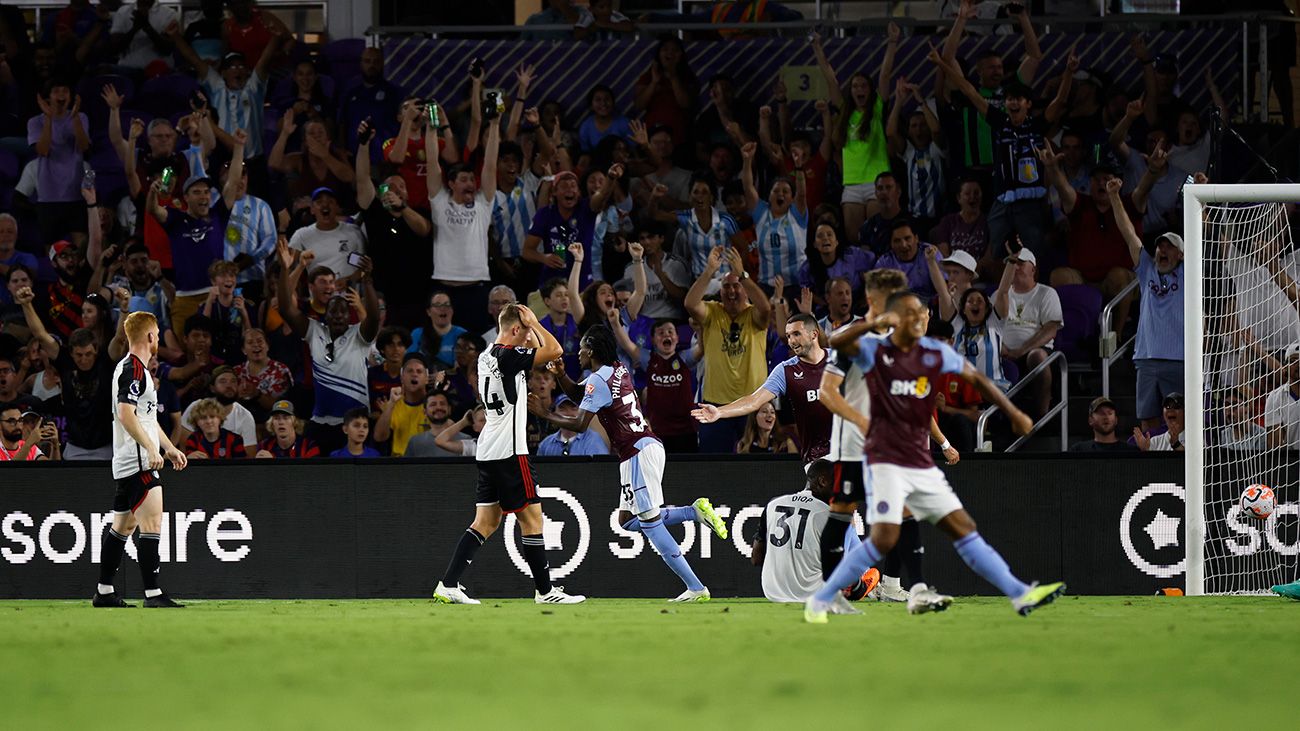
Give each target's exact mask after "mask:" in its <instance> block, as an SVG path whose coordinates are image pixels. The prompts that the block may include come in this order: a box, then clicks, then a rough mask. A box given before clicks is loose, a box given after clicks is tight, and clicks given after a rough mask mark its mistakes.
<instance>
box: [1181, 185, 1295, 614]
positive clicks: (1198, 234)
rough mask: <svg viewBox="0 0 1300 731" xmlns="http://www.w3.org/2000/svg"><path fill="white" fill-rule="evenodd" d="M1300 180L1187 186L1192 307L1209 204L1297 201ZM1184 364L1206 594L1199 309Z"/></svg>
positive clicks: (1189, 521)
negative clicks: (1294, 182) (1203, 223)
mask: <svg viewBox="0 0 1300 731" xmlns="http://www.w3.org/2000/svg"><path fill="white" fill-rule="evenodd" d="M1296 202H1300V184H1291V183H1272V184H1244V185H1219V184H1206V185H1196V184H1191V183H1189V184H1188V185H1186V186H1184V187H1183V244H1184V256H1183V266H1184V279H1185V281H1184V282H1183V285H1184V287H1185V289H1184V290H1183V294H1184V302H1185V303H1186V306H1187V307H1189V308H1191V307H1193V306H1195V305H1194V304H1193V303H1199V302H1202V301H1203V299H1204V296H1205V291H1204V280H1203V277H1204V274H1205V266H1204V265H1205V261H1204V251H1205V247H1204V241H1203V237H1202V234H1203V229H1202V228H1201V224H1202V218H1203V216H1204V210H1205V206H1206V205H1207V204H1210V203H1296ZM1183 333H1184V335H1183V364H1184V366H1183V367H1184V379H1185V383H1186V388H1187V398H1185V399H1184V402H1185V403H1184V415H1185V418H1186V426H1185V431H1184V435H1185V436H1184V440H1185V441H1184V447H1185V449H1186V460H1185V463H1184V465H1185V466H1184V476H1183V479H1184V482H1185V487H1186V496H1187V497H1186V500H1187V513H1186V516H1187V517H1186V540H1185V543H1186V558H1187V563H1186V567H1187V577H1186V578H1187V586H1186V593H1187V594H1188V595H1200V594H1204V593H1205V446H1206V445H1205V407H1204V404H1205V369H1204V356H1205V341H1204V339H1203V338H1204V336H1205V323H1204V321H1203V318H1202V317H1200V315H1199V309H1197V310H1196V311H1195V313H1193V312H1192V311H1191V310H1189V311H1188V314H1187V316H1185V317H1184V318H1183Z"/></svg>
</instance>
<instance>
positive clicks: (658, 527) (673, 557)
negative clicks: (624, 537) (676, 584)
mask: <svg viewBox="0 0 1300 731" xmlns="http://www.w3.org/2000/svg"><path fill="white" fill-rule="evenodd" d="M641 532H642V533H644V534H645V537H646V538H648V539H650V543H651V545H653V546H654V547H655V550H656V551H658V552H659V555H660V557H662V558H663V560H664V563H666V564H668V568H670V569H672V570H673V573H674V574H677V577H678V578H680V579H681V580H682V581H684V582H686V588H687V589H690V590H691V591H700V590H701V589H703V588H704V584H702V583H700V580H699V579H698V578H696V576H695V572H694V571H692V570H691V565H690V564H689V563H687V561H686V557H685V556H683V555H682V547H681V546H679V545H677V541H676V540H674V539H673V536H672V534H671V533H669V532H668V529H667V528H665V527H664V523H663V521H662V520H660V519H659V518H655V519H654V520H652V521H650V522H644V521H642V523H641Z"/></svg>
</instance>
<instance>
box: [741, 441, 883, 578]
mask: <svg viewBox="0 0 1300 731" xmlns="http://www.w3.org/2000/svg"><path fill="white" fill-rule="evenodd" d="M835 471H836V465H834V464H832V463H831V462H828V461H826V460H824V459H819V460H817V461H815V462H813V463H812V464H810V465H808V487H807V488H805V489H803V490H800V491H799V492H796V493H794V494H793V495H781V496H779V497H775V498H772V500H771V501H770V502H768V504H767V507H766V508H764V509H763V515H762V518H761V522H760V523H759V528H758V533H757V534H756V535H755V536H754V544H753V553H752V554H750V561H751V562H753V564H754V565H755V566H762V567H763V595H764V596H766V597H767V598H768V600H769V601H773V602H802V601H806V600H807V599H808V597H810V596H812V595H813V592H815V591H817V589H819V588H821V585H822V583H823V579H824V578H825V577H824V576H823V574H822V566H821V553H820V551H819V550H818V546H819V541H820V538H821V534H822V532H823V531H825V530H826V521H827V520H828V519H829V517H830V508H829V505H828V503H829V502H830V500H831V495H832V493H833V492H834V483H833V480H834V477H835ZM843 541H844V543H845V544H850V545H846V546H845V550H847V549H849V548H851V547H852V545H856V544H857V542H858V540H857V536H856V535H853V536H850V535H849V534H848V533H845V534H844V535H843ZM769 544H770V545H771V548H770V549H769V548H768V546H769ZM879 577H880V572H879V571H877V570H876V569H868V570H867V575H864V577H863V580H864V581H865V582H866V583H864V584H862V585H861V586H859V587H855V589H856V591H854V590H846V591H848V592H850V593H848V594H846V596H847V597H848V598H850V599H861V598H862V597H863V596H865V595H866V594H867V592H869V591H870V590H871V588H872V587H874V586H875V583H876V581H879Z"/></svg>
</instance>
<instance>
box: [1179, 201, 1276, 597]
mask: <svg viewBox="0 0 1300 731" xmlns="http://www.w3.org/2000/svg"><path fill="white" fill-rule="evenodd" d="M1296 203H1300V185H1188V186H1187V187H1186V188H1185V191H1184V216H1185V218H1184V224H1185V228H1184V231H1185V234H1186V236H1185V239H1186V252H1185V261H1186V264H1185V274H1186V277H1185V281H1186V287H1187V289H1186V291H1185V293H1184V294H1185V298H1184V301H1185V306H1186V318H1185V319H1186V340H1185V342H1184V345H1185V354H1186V361H1185V362H1186V369H1187V398H1186V418H1187V424H1186V429H1187V437H1186V448H1187V463H1186V464H1187V466H1186V470H1187V472H1186V487H1187V493H1186V495H1187V530H1186V538H1187V540H1186V551H1187V593H1189V594H1261V593H1267V592H1268V591H1269V588H1270V587H1272V586H1274V585H1276V584H1284V583H1287V582H1290V581H1294V580H1296V579H1297V578H1300V573H1298V572H1297V553H1300V527H1298V526H1300V516H1298V514H1297V513H1298V511H1297V497H1298V495H1297V477H1298V475H1297V471H1298V468H1300V452H1297V451H1296V448H1297V446H1300V423H1297V421H1300V354H1298V353H1297V350H1300V272H1298V271H1297V266H1296V265H1297V255H1296V251H1295V246H1294V243H1295V242H1294V238H1293V236H1292V229H1291V226H1290V225H1289V219H1290V217H1291V216H1292V214H1293V213H1294V209H1295V207H1296V205H1295V204H1296ZM1292 404H1296V405H1295V406H1293V405H1292ZM1253 484H1263V485H1268V486H1270V487H1272V488H1273V491H1274V493H1275V494H1276V496H1277V507H1276V509H1275V510H1274V511H1273V514H1272V515H1271V516H1270V517H1269V518H1268V519H1267V520H1259V519H1258V518H1255V517H1253V516H1251V515H1249V514H1247V513H1245V512H1243V511H1242V508H1241V505H1240V498H1241V494H1242V492H1243V491H1244V490H1245V489H1246V488H1247V487H1249V486H1250V485H1253Z"/></svg>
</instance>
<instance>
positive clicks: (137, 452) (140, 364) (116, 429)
mask: <svg viewBox="0 0 1300 731" xmlns="http://www.w3.org/2000/svg"><path fill="white" fill-rule="evenodd" d="M111 388H112V390H111V391H110V392H109V394H110V404H111V406H112V408H113V479H115V480H121V479H123V478H126V477H130V476H132V475H135V474H138V473H140V472H144V471H145V470H147V469H148V467H149V464H148V462H147V461H146V459H145V455H146V454H148V451H147V450H148V448H149V447H153V448H154V449H158V391H157V390H155V388H154V383H153V376H151V375H149V369H148V368H147V367H145V363H144V361H142V360H140V359H139V358H137V357H136V356H135V355H133V354H131V353H127V355H126V357H125V358H123V359H122V360H120V361H118V363H117V367H116V368H114V369H113V381H112V385H111ZM118 404H130V405H132V406H134V407H135V415H136V418H137V419H139V420H140V426H141V427H142V428H143V429H144V434H145V437H146V438H147V439H148V440H149V443H148V444H147V445H144V446H141V445H140V444H139V443H138V442H136V440H135V438H134V437H132V436H131V435H130V434H128V433H127V431H126V427H124V426H122V421H121V420H120V419H119V418H118V416H117V408H118Z"/></svg>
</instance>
